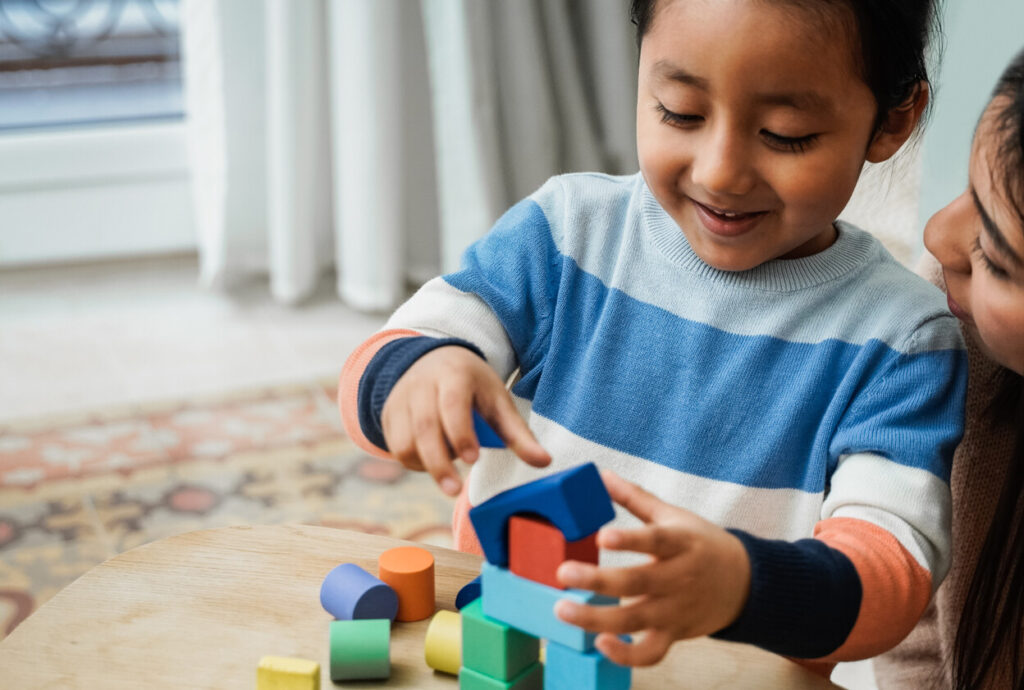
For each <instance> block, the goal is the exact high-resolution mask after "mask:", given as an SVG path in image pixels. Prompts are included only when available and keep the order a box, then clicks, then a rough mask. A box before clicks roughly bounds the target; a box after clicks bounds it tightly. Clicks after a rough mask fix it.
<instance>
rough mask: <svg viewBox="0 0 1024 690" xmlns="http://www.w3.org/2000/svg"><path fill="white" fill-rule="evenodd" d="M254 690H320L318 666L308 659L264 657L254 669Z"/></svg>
mask: <svg viewBox="0 0 1024 690" xmlns="http://www.w3.org/2000/svg"><path fill="white" fill-rule="evenodd" d="M256 690H320V664H318V663H316V662H315V661H310V660H309V659H296V658H294V657H285V656H265V657H263V658H262V659H260V664H259V666H258V667H257V669H256Z"/></svg>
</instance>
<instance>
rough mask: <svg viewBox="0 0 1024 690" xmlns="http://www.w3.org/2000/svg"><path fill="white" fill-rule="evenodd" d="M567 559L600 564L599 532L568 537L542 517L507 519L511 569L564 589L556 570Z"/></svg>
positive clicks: (532, 578) (550, 585) (528, 516)
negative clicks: (567, 538) (573, 539)
mask: <svg viewBox="0 0 1024 690" xmlns="http://www.w3.org/2000/svg"><path fill="white" fill-rule="evenodd" d="M565 561H583V562H585V563H593V564H595V565H597V532H594V533H593V534H590V535H588V536H586V537H583V538H582V539H579V540H577V541H567V540H566V538H565V535H564V534H562V533H561V531H559V529H558V528H557V527H555V526H554V525H552V524H551V523H550V522H548V521H547V520H544V519H543V518H536V517H533V516H530V515H513V516H512V517H510V518H509V520H508V569H509V570H511V571H512V572H513V573H515V574H516V575H519V576H520V577H525V578H527V579H529V580H533V581H534V582H541V583H543V584H545V585H548V586H549V587H556V588H558V589H565V587H563V586H562V585H560V584H559V583H558V580H557V579H556V578H555V571H557V570H558V566H560V565H562V563H564V562H565Z"/></svg>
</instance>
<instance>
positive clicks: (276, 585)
mask: <svg viewBox="0 0 1024 690" xmlns="http://www.w3.org/2000/svg"><path fill="white" fill-rule="evenodd" d="M405 543H406V542H402V541H399V540H397V539H390V538H386V537H380V536H373V535H368V534H360V533H355V532H346V531H343V530H337V529H329V528H324V527H310V526H298V525H294V526H258V527H257V526H254V527H227V528H223V529H214V530H205V531H200V532H190V533H188V534H182V535H179V536H176V537H170V538H168V539H162V540H160V541H157V542H153V543H151V544H146V545H144V546H140V547H138V548H135V549H132V550H131V551H127V552H125V553H123V554H121V555H119V556H116V557H115V558H112V559H110V560H109V561H107V562H105V563H103V564H101V565H99V566H96V567H95V568H93V569H92V570H90V571H89V572H88V573H86V574H85V575H83V576H82V577H81V578H79V579H78V580H76V581H75V582H74V583H72V584H71V585H69V586H68V587H67V588H65V589H64V590H62V591H61V592H59V593H58V594H57V595H56V596H55V597H54V598H53V599H51V600H50V601H49V602H47V603H46V604H45V605H44V606H43V607H41V608H40V609H39V610H38V611H36V612H35V613H34V614H32V615H31V616H30V617H29V618H28V619H27V620H25V621H24V622H23V623H22V624H21V625H20V626H19V627H18V628H16V629H15V630H14V632H13V633H11V635H10V636H8V637H7V639H5V640H4V641H3V642H0V685H2V686H3V687H4V688H17V689H18V690H29V689H32V688H46V689H47V690H49V689H51V688H83V689H85V688H88V689H89V690H94V689H96V688H104V689H105V690H114V689H118V688H132V690H136V689H137V688H148V689H157V688H168V689H169V690H170V689H171V688H173V689H174V690H186V689H187V690H195V689H199V688H209V689H210V690H226V689H229V688H246V689H247V690H252V688H255V685H256V665H257V664H258V663H259V659H260V657H262V656H264V655H273V656H297V657H303V658H306V659H313V660H315V661H317V662H319V663H320V667H321V687H323V688H332V687H352V688H378V689H379V688H382V687H409V688H456V687H458V681H457V680H456V679H455V677H453V676H449V675H445V674H441V673H435V672H434V671H432V670H431V669H430V668H429V667H427V665H426V664H425V663H424V661H423V638H424V635H425V633H426V629H427V624H428V622H429V621H419V622H416V623H396V624H395V625H394V627H393V629H392V641H391V664H392V669H391V680H390V681H389V682H387V683H383V682H380V681H375V682H369V681H368V682H363V683H360V682H346V683H343V684H339V685H337V686H335V685H333V684H332V683H331V680H330V675H329V672H328V669H329V663H328V645H327V630H328V623H329V622H330V620H331V616H330V615H329V614H328V613H326V612H325V611H324V610H323V608H321V606H320V584H321V582H323V578H324V576H325V575H326V574H327V573H328V572H329V571H330V570H331V569H332V568H333V567H334V566H336V565H338V564H339V563H344V562H354V563H358V564H359V565H361V566H363V567H364V568H366V569H367V570H368V571H369V572H371V573H376V560H377V556H378V555H379V554H380V553H381V552H382V551H384V550H386V549H388V548H391V547H393V546H398V545H401V544H405ZM426 548H428V549H430V551H432V552H433V553H434V556H435V558H436V566H435V574H436V578H437V605H438V607H439V608H447V609H453V610H454V600H455V594H456V592H458V590H459V588H460V587H461V586H462V585H463V584H464V583H465V582H467V581H469V580H470V579H472V578H473V577H475V576H476V575H477V574H478V573H479V570H480V559H479V558H478V557H476V556H471V555H468V554H463V553H458V552H455V551H451V550H449V549H443V548H438V547H429V546H428V547H426ZM633 687H634V688H659V689H663V688H701V689H702V690H709V689H710V690H714V689H717V688H723V689H724V688H730V689H732V688H786V689H787V690H801V689H807V690H812V689H815V690H816V689H823V688H835V687H837V686H834V685H832V684H831V683H829V682H828V681H826V680H824V679H822V678H820V677H818V676H815V675H813V674H811V673H810V672H808V671H806V670H804V669H803V668H801V667H799V666H797V665H796V664H793V663H792V662H790V661H787V660H786V659H783V658H781V657H778V656H775V655H773V654H769V653H767V652H764V651H762V650H759V649H756V648H754V647H750V646H746V645H738V644H730V643H726V642H718V641H713V640H709V639H706V638H705V639H699V640H692V641H688V642H685V643H677V644H676V645H675V646H674V647H673V649H672V652H671V654H670V655H669V657H668V658H667V659H666V660H665V661H663V662H662V663H661V664H660V665H658V666H656V667H653V668H647V669H639V670H637V671H635V672H634V675H633ZM549 690H552V689H549ZM554 690H561V689H554Z"/></svg>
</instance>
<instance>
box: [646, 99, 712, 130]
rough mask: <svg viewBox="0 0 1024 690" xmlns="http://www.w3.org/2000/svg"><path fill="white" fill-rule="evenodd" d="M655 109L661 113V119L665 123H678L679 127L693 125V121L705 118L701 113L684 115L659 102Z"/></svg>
mask: <svg viewBox="0 0 1024 690" xmlns="http://www.w3.org/2000/svg"><path fill="white" fill-rule="evenodd" d="M655 110H657V111H658V112H659V113H661V121H662V122H663V123H665V124H667V125H676V126H677V127H678V126H686V125H692V124H693V123H695V122H700V121H701V120H703V119H704V118H702V117H701V116H700V115H683V114H682V113H674V112H672V111H671V110H669V109H668V108H666V107H665V106H663V105H662V104H661V103H659V104H658V107H657V108H655Z"/></svg>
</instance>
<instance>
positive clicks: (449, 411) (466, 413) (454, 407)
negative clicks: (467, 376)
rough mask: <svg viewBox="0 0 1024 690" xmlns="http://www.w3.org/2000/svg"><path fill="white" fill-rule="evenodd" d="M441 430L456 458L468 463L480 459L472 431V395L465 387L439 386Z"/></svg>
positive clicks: (477, 443) (478, 448)
mask: <svg viewBox="0 0 1024 690" xmlns="http://www.w3.org/2000/svg"><path fill="white" fill-rule="evenodd" d="M437 402H438V409H439V410H440V412H441V428H442V429H443V430H444V435H445V437H446V438H447V439H448V443H449V445H450V446H451V448H452V450H453V451H454V452H455V454H456V455H457V456H459V457H460V458H462V459H463V460H464V461H466V462H468V463H473V462H476V460H477V458H479V457H480V445H479V442H478V441H477V438H476V433H474V431H473V410H472V408H473V395H472V393H471V392H470V391H469V389H468V388H467V387H466V386H461V385H450V386H446V385H443V384H442V386H441V390H440V391H439V393H438V400H437Z"/></svg>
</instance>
